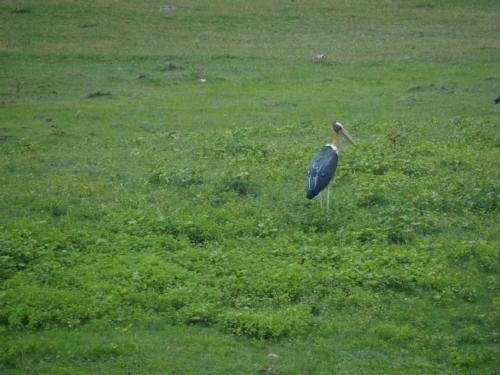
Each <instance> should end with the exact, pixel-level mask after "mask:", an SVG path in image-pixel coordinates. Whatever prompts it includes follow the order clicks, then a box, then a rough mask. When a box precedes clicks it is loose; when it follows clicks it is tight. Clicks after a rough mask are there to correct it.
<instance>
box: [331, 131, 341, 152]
mask: <svg viewBox="0 0 500 375" xmlns="http://www.w3.org/2000/svg"><path fill="white" fill-rule="evenodd" d="M332 145H334V146H335V147H336V148H337V150H339V149H340V134H339V133H336V132H333V137H332Z"/></svg>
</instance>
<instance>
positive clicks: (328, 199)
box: [326, 184, 330, 212]
mask: <svg viewBox="0 0 500 375" xmlns="http://www.w3.org/2000/svg"><path fill="white" fill-rule="evenodd" d="M328 211H330V184H328V186H327V187H326V212H328Z"/></svg>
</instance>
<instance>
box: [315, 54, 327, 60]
mask: <svg viewBox="0 0 500 375" xmlns="http://www.w3.org/2000/svg"><path fill="white" fill-rule="evenodd" d="M324 59H326V55H325V54H324V53H317V54H316V55H314V56H313V60H324Z"/></svg>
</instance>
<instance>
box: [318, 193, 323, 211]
mask: <svg viewBox="0 0 500 375" xmlns="http://www.w3.org/2000/svg"><path fill="white" fill-rule="evenodd" d="M319 207H320V208H323V192H322V191H320V192H319Z"/></svg>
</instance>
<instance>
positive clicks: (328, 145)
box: [325, 143, 339, 154]
mask: <svg viewBox="0 0 500 375" xmlns="http://www.w3.org/2000/svg"><path fill="white" fill-rule="evenodd" d="M325 146H326V147H330V148H331V149H332V150H333V151H335V152H336V153H337V154H338V153H339V149H338V147H336V146H335V145H332V144H331V143H327V144H326V145H325Z"/></svg>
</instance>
